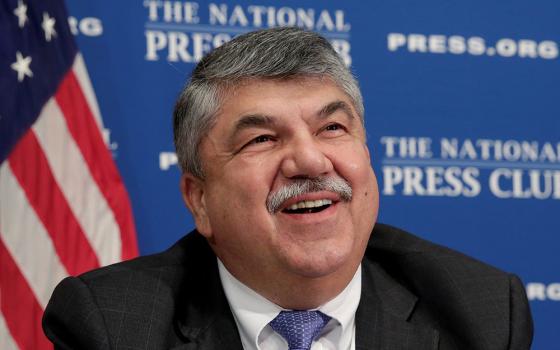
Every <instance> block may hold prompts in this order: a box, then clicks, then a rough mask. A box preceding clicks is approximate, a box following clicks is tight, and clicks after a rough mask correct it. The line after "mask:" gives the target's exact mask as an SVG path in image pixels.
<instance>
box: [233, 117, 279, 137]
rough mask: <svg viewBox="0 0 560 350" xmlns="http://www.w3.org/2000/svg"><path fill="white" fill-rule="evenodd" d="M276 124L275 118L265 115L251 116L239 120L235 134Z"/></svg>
mask: <svg viewBox="0 0 560 350" xmlns="http://www.w3.org/2000/svg"><path fill="white" fill-rule="evenodd" d="M274 124H276V121H275V120H274V118H272V117H271V116H268V115H264V114H249V115H244V116H243V117H241V118H239V120H238V121H237V122H236V123H235V128H234V133H237V132H238V131H240V130H243V129H248V128H252V127H266V126H270V125H274Z"/></svg>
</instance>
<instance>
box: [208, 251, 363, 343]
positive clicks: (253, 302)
mask: <svg viewBox="0 0 560 350" xmlns="http://www.w3.org/2000/svg"><path fill="white" fill-rule="evenodd" d="M218 271H219V273H220V280H221V282H222V286H223V288H224V292H225V295H226V298H227V300H228V302H229V305H230V308H231V311H232V313H233V316H234V318H235V322H236V323H237V328H238V329H239V333H240V336H241V341H242V342H243V344H244V345H245V344H247V345H249V344H250V345H251V347H250V348H255V349H258V337H259V335H260V334H261V332H262V331H263V329H265V327H266V326H267V325H268V324H269V323H270V321H272V320H273V319H274V318H275V317H276V316H277V315H278V314H279V313H280V311H282V310H285V309H283V308H282V307H280V306H278V305H276V304H274V303H273V302H271V301H270V300H268V299H266V298H265V297H263V296H262V295H260V294H258V293H257V292H255V291H254V290H252V289H251V288H249V287H248V286H246V285H245V284H243V283H242V282H241V281H239V280H238V279H237V278H235V277H234V276H233V275H232V274H231V273H230V272H229V271H228V270H227V269H226V267H225V266H224V265H223V263H222V262H221V261H220V259H218ZM361 271H362V266H361V265H359V266H358V268H357V270H356V272H355V273H354V276H353V277H352V279H351V280H350V283H348V285H347V286H346V288H344V290H343V291H342V292H341V293H340V294H338V295H337V296H336V297H335V298H333V299H331V300H330V301H328V302H327V303H326V304H324V305H322V306H320V307H319V308H318V309H317V310H319V311H321V312H322V313H324V314H325V315H328V316H330V317H331V318H332V319H333V320H334V321H335V322H336V323H337V324H338V325H340V326H341V327H342V330H341V331H342V332H341V333H340V334H342V335H344V334H353V326H354V317H355V314H356V310H357V308H358V304H359V303H360V295H361V290H362V278H361V275H362V274H361ZM333 320H331V322H329V323H332V322H333ZM351 328H352V329H351Z"/></svg>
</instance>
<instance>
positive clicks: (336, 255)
mask: <svg viewBox="0 0 560 350" xmlns="http://www.w3.org/2000/svg"><path fill="white" fill-rule="evenodd" d="M315 248H317V247H315ZM331 249H332V247H331ZM285 260H286V261H285V266H286V267H287V268H288V269H289V270H290V272H291V273H292V274H294V275H297V276H300V277H302V278H306V279H310V278H317V279H320V278H323V277H328V276H331V275H336V274H337V273H338V272H339V271H340V270H341V269H344V267H345V266H347V265H348V264H350V263H351V257H350V255H349V254H342V251H341V250H334V249H333V251H330V252H329V251H324V250H321V249H313V248H311V249H306V250H302V251H301V252H298V253H297V254H294V253H293V252H292V254H291V255H290V256H286V257H285Z"/></svg>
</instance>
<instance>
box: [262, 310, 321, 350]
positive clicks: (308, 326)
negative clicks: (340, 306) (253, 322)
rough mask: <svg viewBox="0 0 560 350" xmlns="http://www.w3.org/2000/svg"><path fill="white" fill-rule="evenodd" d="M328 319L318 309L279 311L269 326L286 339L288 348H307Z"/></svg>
mask: <svg viewBox="0 0 560 350" xmlns="http://www.w3.org/2000/svg"><path fill="white" fill-rule="evenodd" d="M330 319H331V318H330V317H329V316H327V315H325V314H324V313H322V312H320V311H281V312H280V313H279V314H278V316H276V318H275V319H274V320H272V321H270V326H271V327H272V329H274V331H275V332H276V333H278V334H280V335H281V336H282V337H283V338H284V339H286V341H287V342H288V348H289V350H309V349H310V348H311V343H312V342H313V340H314V339H315V337H316V336H318V335H319V333H321V330H322V329H323V327H325V325H326V324H327V323H328V322H329V320H330Z"/></svg>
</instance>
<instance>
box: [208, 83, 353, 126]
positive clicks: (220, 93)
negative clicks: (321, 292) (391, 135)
mask: <svg viewBox="0 0 560 350" xmlns="http://www.w3.org/2000/svg"><path fill="white" fill-rule="evenodd" d="M262 82H273V83H278V84H279V85H280V84H283V83H286V84H292V85H293V86H298V85H299V86H300V87H308V86H310V85H313V84H324V85H330V86H333V87H335V88H336V89H338V91H339V92H340V94H341V95H344V96H345V97H346V99H347V100H348V102H349V104H350V105H351V108H352V112H353V113H354V114H355V116H356V117H357V118H359V119H360V121H361V122H362V124H363V119H362V116H361V115H360V114H359V113H358V111H359V108H357V106H356V101H354V100H353V98H352V96H350V95H348V93H346V91H344V89H343V88H342V87H341V86H340V85H339V84H337V83H336V81H335V80H334V79H332V78H331V77H329V76H328V75H293V76H288V77H264V78H263V77H259V78H244V79H241V80H236V81H235V82H229V81H228V82H226V83H224V84H221V85H220V86H218V90H217V102H218V105H219V107H218V109H217V112H216V114H215V119H217V118H219V117H220V115H222V114H224V112H227V111H225V110H224V106H225V105H227V102H229V101H231V100H232V99H235V98H237V97H238V96H239V93H240V91H242V90H243V89H244V88H247V87H249V86H252V85H258V84H259V83H262ZM215 121H216V120H215Z"/></svg>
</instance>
